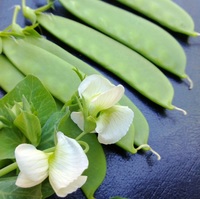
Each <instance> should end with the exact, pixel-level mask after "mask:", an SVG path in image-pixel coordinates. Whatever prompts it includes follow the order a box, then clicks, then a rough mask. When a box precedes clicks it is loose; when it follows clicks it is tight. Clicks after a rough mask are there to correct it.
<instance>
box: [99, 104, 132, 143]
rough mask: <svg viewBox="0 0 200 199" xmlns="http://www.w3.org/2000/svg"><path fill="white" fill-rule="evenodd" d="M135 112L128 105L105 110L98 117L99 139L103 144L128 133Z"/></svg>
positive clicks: (115, 140)
mask: <svg viewBox="0 0 200 199" xmlns="http://www.w3.org/2000/svg"><path fill="white" fill-rule="evenodd" d="M133 117H134V113H133V111H132V110H131V109H130V108H128V107H126V106H118V105H116V106H113V107H111V108H109V109H107V110H105V111H103V112H101V114H100V116H99V117H98V119H97V127H96V129H95V130H96V132H97V133H98V140H99V142H100V143H103V144H113V143H116V142H118V141H119V140H120V139H121V138H122V137H123V136H125V135H126V133H127V131H128V129H129V127H130V125H131V123H132V121H133Z"/></svg>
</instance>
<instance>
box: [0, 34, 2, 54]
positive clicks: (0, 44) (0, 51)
mask: <svg viewBox="0 0 200 199" xmlns="http://www.w3.org/2000/svg"><path fill="white" fill-rule="evenodd" d="M2 48H3V46H2V39H1V37H0V54H1V53H2Z"/></svg>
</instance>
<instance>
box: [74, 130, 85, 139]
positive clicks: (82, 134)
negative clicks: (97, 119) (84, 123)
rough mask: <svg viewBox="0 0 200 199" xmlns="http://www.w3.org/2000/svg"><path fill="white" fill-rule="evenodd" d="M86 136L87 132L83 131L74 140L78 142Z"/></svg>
mask: <svg viewBox="0 0 200 199" xmlns="http://www.w3.org/2000/svg"><path fill="white" fill-rule="evenodd" d="M86 134H87V132H84V131H83V132H82V133H81V134H80V135H79V136H77V137H76V140H80V139H81V138H82V137H83V136H84V135H86Z"/></svg>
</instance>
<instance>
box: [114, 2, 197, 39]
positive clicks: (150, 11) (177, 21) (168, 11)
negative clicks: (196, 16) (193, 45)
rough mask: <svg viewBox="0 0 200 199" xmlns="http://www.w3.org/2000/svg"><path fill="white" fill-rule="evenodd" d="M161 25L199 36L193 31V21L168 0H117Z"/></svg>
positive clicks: (181, 9) (187, 14)
mask: <svg viewBox="0 0 200 199" xmlns="http://www.w3.org/2000/svg"><path fill="white" fill-rule="evenodd" d="M117 1H119V2H120V3H122V4H124V5H126V6H128V7H130V8H133V9H134V10H136V11H138V12H140V13H142V14H144V15H145V16H147V17H149V18H150V19H153V20H155V21H156V22H158V23H160V24H161V25H163V26H165V27H167V28H169V29H171V30H173V31H175V32H179V33H183V34H186V35H189V36H199V33H197V32H195V31H194V21H193V19H192V17H191V16H190V15H189V13H187V12H186V11H185V10H184V9H183V8H181V7H180V6H179V5H177V4H176V3H175V2H173V1H169V0H162V1H160V0H151V1H149V0H134V1H131V0H117Z"/></svg>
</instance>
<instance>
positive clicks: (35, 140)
mask: <svg viewBox="0 0 200 199" xmlns="http://www.w3.org/2000/svg"><path fill="white" fill-rule="evenodd" d="M14 124H15V126H16V127H18V128H19V129H20V131H21V132H22V133H23V134H24V135H25V136H26V138H27V139H28V140H29V141H30V143H32V144H33V145H35V146H37V145H38V144H39V142H40V137H41V125H40V121H39V119H38V117H36V116H35V115H33V114H31V113H28V112H21V113H20V114H19V115H18V116H17V118H16V119H15V121H14Z"/></svg>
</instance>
